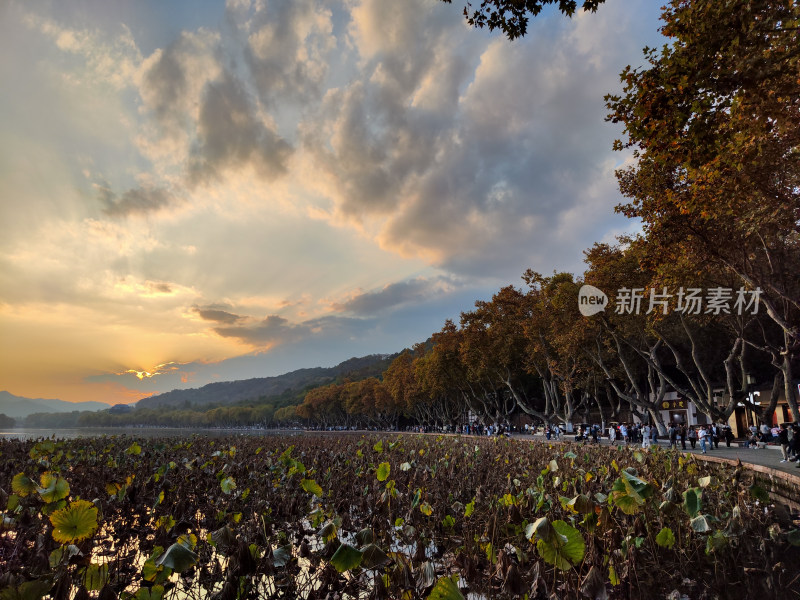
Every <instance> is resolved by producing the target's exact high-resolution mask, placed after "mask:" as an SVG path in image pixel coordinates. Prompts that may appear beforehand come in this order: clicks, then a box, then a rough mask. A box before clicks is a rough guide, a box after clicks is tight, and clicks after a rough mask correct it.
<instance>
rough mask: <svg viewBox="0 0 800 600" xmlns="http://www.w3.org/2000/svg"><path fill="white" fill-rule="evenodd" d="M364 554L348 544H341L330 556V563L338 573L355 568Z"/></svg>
mask: <svg viewBox="0 0 800 600" xmlns="http://www.w3.org/2000/svg"><path fill="white" fill-rule="evenodd" d="M363 558H364V554H363V553H362V552H361V551H359V550H356V549H355V548H353V547H352V546H351V545H349V544H342V545H341V546H339V547H338V548H337V549H336V552H334V553H333V556H332V557H331V564H332V565H333V566H334V567H335V568H336V570H337V571H339V573H344V572H345V571H349V570H351V569H355V568H356V567H357V566H358V565H360V564H361V561H362V560H363Z"/></svg>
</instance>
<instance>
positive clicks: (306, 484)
mask: <svg viewBox="0 0 800 600" xmlns="http://www.w3.org/2000/svg"><path fill="white" fill-rule="evenodd" d="M300 487H302V488H303V490H304V491H306V492H308V493H309V494H314V495H315V496H316V497H317V498H322V494H323V492H322V488H321V487H320V486H319V484H318V483H317V482H316V481H314V480H313V479H303V480H302V481H301V482H300Z"/></svg>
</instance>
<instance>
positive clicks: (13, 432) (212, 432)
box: [0, 427, 303, 440]
mask: <svg viewBox="0 0 800 600" xmlns="http://www.w3.org/2000/svg"><path fill="white" fill-rule="evenodd" d="M302 433H303V431H302V430H299V429H191V428H188V427H175V428H171V427H128V428H126V427H81V428H75V429H29V428H24V427H19V428H13V429H0V440H35V439H39V438H57V439H74V438H80V437H101V436H104V435H132V436H136V437H146V438H147V437H189V436H193V435H199V436H207V437H227V436H231V435H247V436H259V435H260V436H264V435H302Z"/></svg>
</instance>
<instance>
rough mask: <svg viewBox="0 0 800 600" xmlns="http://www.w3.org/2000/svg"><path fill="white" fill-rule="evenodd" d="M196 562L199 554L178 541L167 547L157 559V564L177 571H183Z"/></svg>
mask: <svg viewBox="0 0 800 600" xmlns="http://www.w3.org/2000/svg"><path fill="white" fill-rule="evenodd" d="M196 564H197V554H195V553H194V552H192V551H191V550H190V549H189V548H187V547H186V546H184V545H183V544H179V543H177V542H176V543H174V544H172V545H171V546H170V547H169V548H167V551H166V552H164V554H162V555H161V556H160V557H158V560H156V565H159V566H164V567H168V568H170V569H172V570H173V571H175V572H176V573H181V572H183V571H185V570H186V569H188V568H189V567H192V566H194V565H196Z"/></svg>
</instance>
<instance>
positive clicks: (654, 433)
mask: <svg viewBox="0 0 800 600" xmlns="http://www.w3.org/2000/svg"><path fill="white" fill-rule="evenodd" d="M657 443H658V427H656V426H655V425H652V426H651V427H650V445H651V446H655V445H656V444H657Z"/></svg>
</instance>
